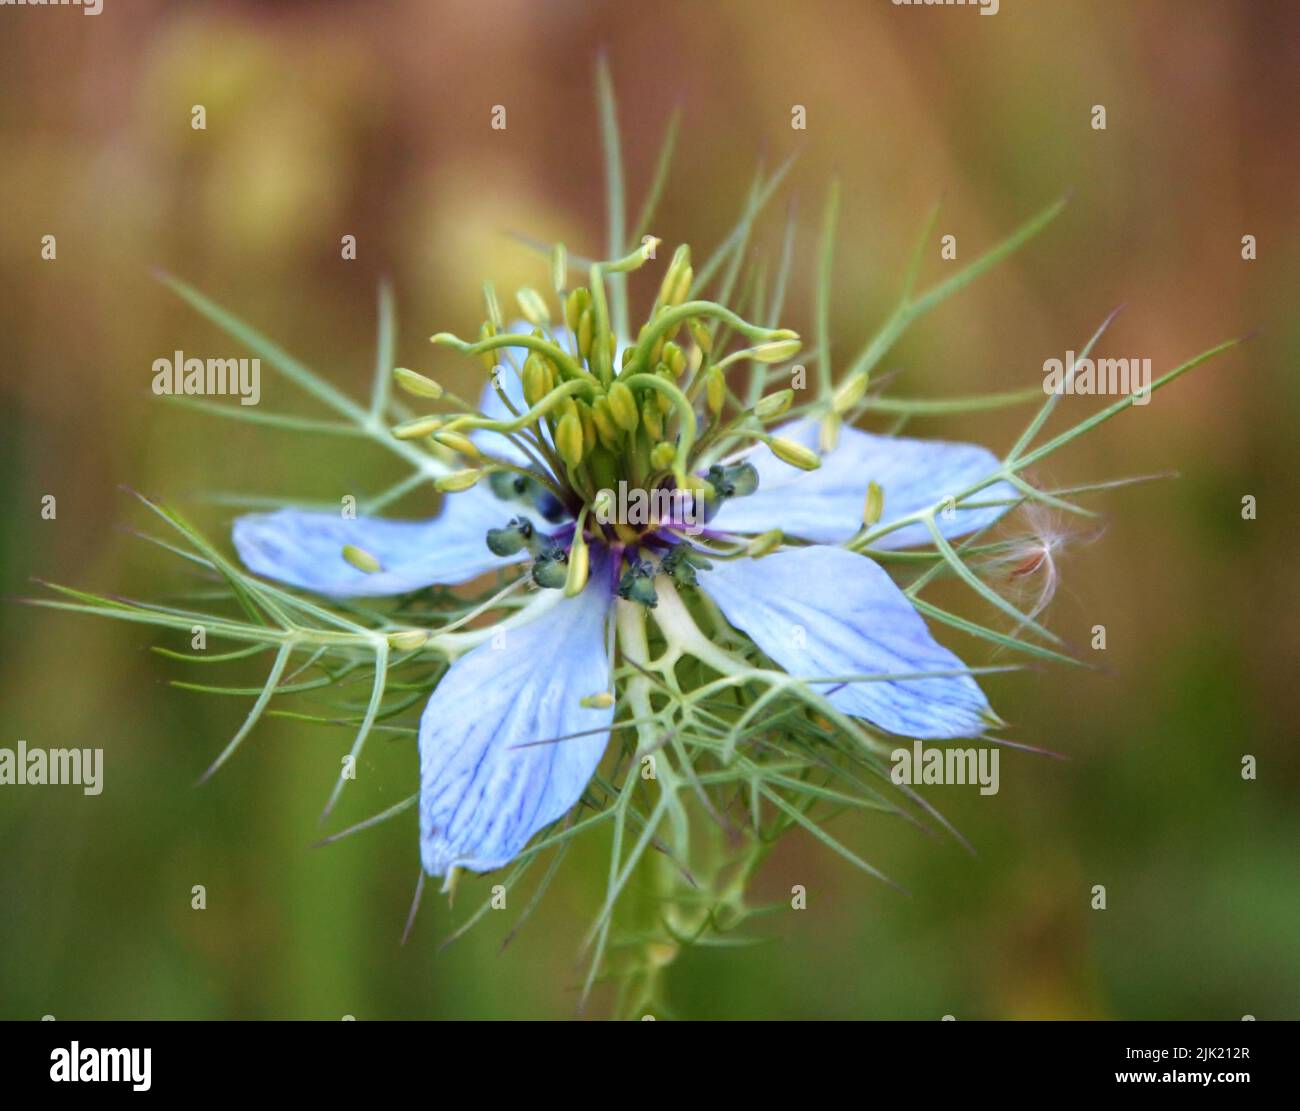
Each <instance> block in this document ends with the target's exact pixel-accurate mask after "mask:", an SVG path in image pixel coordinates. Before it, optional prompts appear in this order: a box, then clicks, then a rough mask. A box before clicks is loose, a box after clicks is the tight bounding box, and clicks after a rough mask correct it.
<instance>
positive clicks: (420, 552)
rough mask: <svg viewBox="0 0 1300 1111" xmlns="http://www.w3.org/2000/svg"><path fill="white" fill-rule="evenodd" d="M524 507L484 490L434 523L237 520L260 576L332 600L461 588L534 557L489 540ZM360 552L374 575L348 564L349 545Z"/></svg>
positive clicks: (286, 512)
mask: <svg viewBox="0 0 1300 1111" xmlns="http://www.w3.org/2000/svg"><path fill="white" fill-rule="evenodd" d="M519 515H524V516H526V515H527V514H526V513H525V509H524V506H522V505H520V504H517V503H515V502H509V501H502V500H501V499H499V498H497V497H496V496H495V495H494V494H493V493H492V491H491V490H490V489H489V488H488V487H487V485H486V484H485V483H484V484H480V485H478V486H476V487H474V488H473V489H470V490H464V491H462V492H460V493H458V494H449V495H447V498H446V504H445V506H444V507H443V511H442V514H441V515H440V516H439V517H437V518H435V519H434V520H432V521H385V520H380V519H379V518H375V517H361V518H357V519H356V520H345V519H344V518H343V517H341V516H339V515H338V514H336V513H307V512H302V511H299V510H296V509H282V510H280V511H279V512H276V513H254V514H250V515H249V516H246V517H240V518H239V519H238V520H236V521H235V527H234V531H233V534H232V535H233V539H234V543H235V548H236V550H237V551H238V552H239V557H240V559H242V560H243V561H244V563H245V564H247V566H248V567H249V568H250V569H251V570H253V571H256V572H257V573H258V574H259V575H265V576H266V577H267V578H270V579H278V580H279V581H280V582H287V583H290V584H291V585H293V586H298V587H302V588H304V589H306V590H312V591H315V592H316V593H317V594H327V595H330V596H332V597H339V598H346V597H361V596H369V597H377V596H381V595H386V594H405V593H406V592H408V591H411V590H419V589H420V588H421V587H425V586H430V585H432V584H435V583H447V584H452V583H460V582H465V581H466V580H468V579H472V578H474V577H475V576H476V575H481V574H482V573H483V572H484V571H490V570H492V569H493V568H496V567H501V566H504V565H505V564H507V563H514V562H517V561H519V560H521V559H525V558H527V553H526V552H521V553H520V554H519V555H517V556H512V557H510V558H507V559H503V558H501V557H500V556H496V555H493V554H492V553H491V552H490V551H489V550H488V547H487V543H486V541H485V537H486V536H487V530H488V529H490V528H499V527H501V526H502V525H504V524H506V523H507V522H509V520H510V519H511V518H512V517H514V516H519ZM345 544H351V545H353V546H354V547H357V548H360V549H362V550H363V551H365V552H368V553H369V554H370V555H372V556H374V557H375V559H377V560H378V561H379V565H380V570H379V571H377V572H375V573H373V574H368V573H366V572H365V571H360V570H358V569H357V568H355V567H353V566H352V565H351V564H350V563H348V562H347V560H345V559H344V558H343V555H342V551H343V545H345Z"/></svg>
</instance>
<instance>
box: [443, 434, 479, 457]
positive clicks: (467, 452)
mask: <svg viewBox="0 0 1300 1111" xmlns="http://www.w3.org/2000/svg"><path fill="white" fill-rule="evenodd" d="M433 438H434V439H435V440H436V441H437V442H438V443H440V444H442V446H443V447H446V448H451V450H452V451H454V452H457V453H458V454H460V455H464V456H465V457H466V458H468V459H481V458H482V457H483V456H482V453H481V452H480V451H479V449H478V448H477V447H476V446H475V444H474V441H473V440H471V439H470V438H469V437H468V436H464V435H462V434H461V433H459V432H435V433H434V436H433Z"/></svg>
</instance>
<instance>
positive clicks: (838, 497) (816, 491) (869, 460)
mask: <svg viewBox="0 0 1300 1111" xmlns="http://www.w3.org/2000/svg"><path fill="white" fill-rule="evenodd" d="M819 424H820V422H819V421H814V420H799V421H793V422H791V423H790V424H786V425H783V426H782V427H780V428H777V429H775V430H774V432H773V434H774V435H777V436H783V437H785V438H786V439H788V440H794V441H796V442H797V443H800V444H803V445H804V446H806V447H811V448H816V447H817V441H818V433H819ZM747 459H748V461H749V462H751V463H753V464H754V466H755V467H756V468H757V469H758V475H759V483H758V490H757V491H756V492H755V493H753V494H751V495H750V496H749V497H747V498H735V499H733V500H731V501H729V502H726V503H724V504H723V505H722V507H721V508H720V509H719V510H718V512H717V515H716V516H715V517H714V518H713V520H712V521H710V526H711V527H713V528H717V529H722V530H724V531H730V532H766V531H767V530H768V529H774V528H779V529H781V530H782V531H783V532H784V533H785V534H786V535H787V536H798V537H801V538H802V539H804V540H813V541H816V542H817V543H819V544H838V543H841V542H842V541H845V540H847V539H849V537H851V536H853V535H854V533H856V532H857V531H858V529H859V528H861V526H862V508H863V503H864V501H865V499H866V494H867V484H868V483H869V482H871V481H873V480H874V481H875V482H876V483H878V484H879V486H880V488H881V489H882V490H883V491H884V492H885V512H884V516H883V517H882V518H881V522H880V523H881V524H882V525H887V524H889V523H890V522H891V521H896V520H898V519H899V518H900V517H906V516H908V515H909V514H911V513H915V512H916V511H917V510H921V509H926V508H928V507H929V506H932V505H936V504H938V503H939V502H942V501H943V500H944V498H947V497H953V496H956V495H957V494H960V493H961V492H962V491H963V490H965V489H967V488H968V487H970V486H973V485H974V484H975V483H976V482H978V481H980V480H981V479H983V478H985V477H987V476H988V475H989V474H991V473H992V472H993V471H995V470H997V468H998V467H999V466H1000V463H999V460H998V459H997V458H996V457H995V456H994V455H993V453H992V452H991V451H988V450H987V449H986V448H982V447H979V446H978V445H976V444H955V443H948V442H945V441H943V440H910V439H905V438H904V437H901V436H876V435H873V434H872V433H870V432H863V431H861V430H860V429H857V428H848V427H846V428H842V429H841V430H840V440H839V443H838V444H837V445H836V447H835V450H834V451H832V452H830V453H828V454H827V455H825V456H823V458H822V465H821V466H820V467H819V468H818V469H817V470H815V471H801V470H799V469H798V468H796V467H792V466H790V465H789V464H788V463H783V462H782V461H781V460H780V459H778V458H777V457H776V456H775V455H773V454H772V452H771V450H770V449H769V448H767V447H766V446H762V447H759V448H758V449H757V450H756V451H754V452H753V453H752V454H750V455H749V456H747ZM1019 497H1020V495H1019V494H1018V493H1017V492H1016V490H1015V488H1014V487H1012V486H1011V485H1010V484H1009V483H1006V482H996V483H994V484H993V485H991V486H989V487H987V488H986V489H984V490H981V491H980V492H979V493H977V494H974V495H972V496H971V498H970V499H969V500H970V501H971V502H994V501H1008V502H1010V503H1014V501H1015V500H1016V499H1018V498H1019ZM1008 508H1010V505H1009V504H1008V505H998V506H988V507H987V508H976V509H965V508H961V507H957V508H955V510H954V511H953V512H952V513H950V514H949V513H944V512H940V513H939V514H938V515H937V518H936V520H937V524H938V525H939V531H940V532H941V533H943V535H944V536H946V537H948V538H949V539H952V538H954V537H957V536H964V535H965V534H966V533H968V532H974V531H976V530H978V529H982V528H985V527H987V526H988V525H991V524H992V523H993V522H994V521H996V520H997V519H998V518H999V517H1001V516H1002V514H1003V513H1005V512H1006V511H1007V509H1008ZM931 542H932V538H931V536H930V533H929V530H928V529H927V528H926V527H925V525H924V524H923V523H917V524H911V525H905V526H903V527H902V528H900V529H898V530H896V531H894V532H891V533H888V534H887V535H885V536H882V537H881V538H880V539H879V540H878V541H877V542H876V546H877V547H879V548H882V549H895V548H913V547H917V546H921V545H926V544H930V543H931Z"/></svg>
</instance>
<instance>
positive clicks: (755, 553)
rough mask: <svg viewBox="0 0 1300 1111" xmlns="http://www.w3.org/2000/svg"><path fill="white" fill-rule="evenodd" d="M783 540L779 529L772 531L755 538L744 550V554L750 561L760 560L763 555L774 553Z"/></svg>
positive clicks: (783, 537)
mask: <svg viewBox="0 0 1300 1111" xmlns="http://www.w3.org/2000/svg"><path fill="white" fill-rule="evenodd" d="M784 539H785V536H784V535H783V534H782V532H781V530H780V529H773V530H772V531H771V532H764V533H762V534H760V535H758V536H755V537H754V539H753V540H751V541H750V542H749V546H748V547H747V548H746V549H745V554H746V555H748V556H749V557H750V558H751V559H762V558H763V557H764V556H765V555H768V554H769V553H771V552H774V551H776V549H777V548H779V547H780V546H781V541H782V540H784Z"/></svg>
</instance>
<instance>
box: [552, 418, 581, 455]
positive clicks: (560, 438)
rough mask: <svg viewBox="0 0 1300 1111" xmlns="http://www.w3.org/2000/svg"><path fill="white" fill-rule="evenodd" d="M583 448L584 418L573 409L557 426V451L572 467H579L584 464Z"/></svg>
mask: <svg viewBox="0 0 1300 1111" xmlns="http://www.w3.org/2000/svg"><path fill="white" fill-rule="evenodd" d="M583 448H584V441H583V435H582V418H581V417H579V416H578V411H577V409H572V410H570V411H569V412H567V413H565V414H564V416H562V417H561V418H560V423H559V424H557V425H556V426H555V449H556V450H557V451H558V452H559V453H560V458H561V459H563V460H564V461H565V462H566V463H568V464H569V466H570V467H577V466H580V465H581V464H582V456H583Z"/></svg>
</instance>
